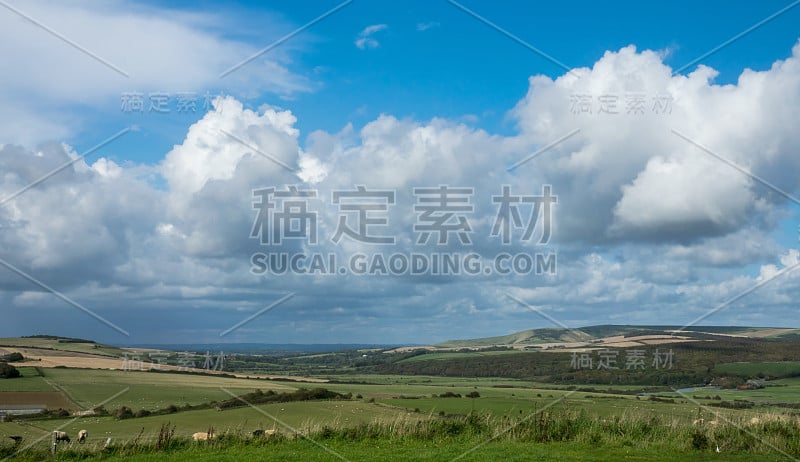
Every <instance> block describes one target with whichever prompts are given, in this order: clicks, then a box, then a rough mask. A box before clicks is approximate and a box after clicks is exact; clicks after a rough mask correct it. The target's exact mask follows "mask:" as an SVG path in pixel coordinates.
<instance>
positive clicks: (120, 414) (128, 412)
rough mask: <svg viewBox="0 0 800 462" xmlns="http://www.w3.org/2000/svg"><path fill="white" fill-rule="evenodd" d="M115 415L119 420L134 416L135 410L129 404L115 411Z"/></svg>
mask: <svg viewBox="0 0 800 462" xmlns="http://www.w3.org/2000/svg"><path fill="white" fill-rule="evenodd" d="M114 417H116V418H117V419H118V420H123V419H131V418H133V410H132V409H131V408H129V407H128V406H122V407H121V408H119V409H117V410H116V411H114Z"/></svg>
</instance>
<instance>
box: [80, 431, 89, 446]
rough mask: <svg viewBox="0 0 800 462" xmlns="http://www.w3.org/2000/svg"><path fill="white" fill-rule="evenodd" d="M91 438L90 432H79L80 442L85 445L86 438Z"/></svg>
mask: <svg viewBox="0 0 800 462" xmlns="http://www.w3.org/2000/svg"><path fill="white" fill-rule="evenodd" d="M88 436H89V432H88V431H86V430H81V431H79V432H78V442H79V443H81V444H83V443H85V442H86V438H87V437H88Z"/></svg>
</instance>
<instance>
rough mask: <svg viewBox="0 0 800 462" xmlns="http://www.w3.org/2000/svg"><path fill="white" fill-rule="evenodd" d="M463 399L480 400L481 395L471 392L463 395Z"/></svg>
mask: <svg viewBox="0 0 800 462" xmlns="http://www.w3.org/2000/svg"><path fill="white" fill-rule="evenodd" d="M465 397H467V398H480V397H481V394H480V393H478V392H477V391H471V392H469V393H467V394H466V395H465Z"/></svg>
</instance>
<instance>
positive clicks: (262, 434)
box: [253, 430, 264, 436]
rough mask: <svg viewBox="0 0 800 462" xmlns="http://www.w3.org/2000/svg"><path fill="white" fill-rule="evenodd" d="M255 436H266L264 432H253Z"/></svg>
mask: <svg viewBox="0 0 800 462" xmlns="http://www.w3.org/2000/svg"><path fill="white" fill-rule="evenodd" d="M253 436H264V430H253Z"/></svg>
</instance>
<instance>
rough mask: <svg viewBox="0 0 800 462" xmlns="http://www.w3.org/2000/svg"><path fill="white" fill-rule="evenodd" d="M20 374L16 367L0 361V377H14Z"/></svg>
mask: <svg viewBox="0 0 800 462" xmlns="http://www.w3.org/2000/svg"><path fill="white" fill-rule="evenodd" d="M19 376H20V373H19V371H18V370H17V368H16V367H14V366H12V365H11V364H8V363H0V379H14V378H17V377H19Z"/></svg>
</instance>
